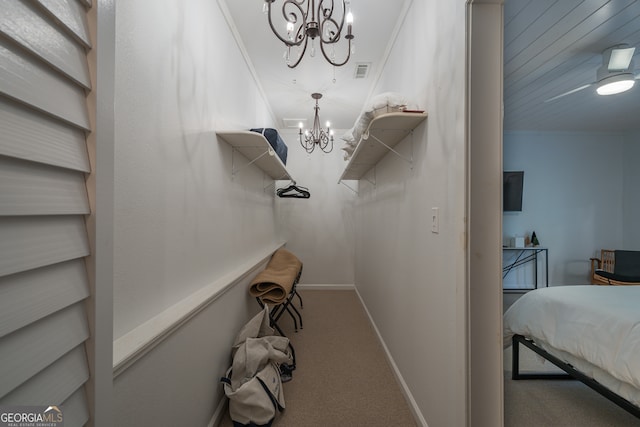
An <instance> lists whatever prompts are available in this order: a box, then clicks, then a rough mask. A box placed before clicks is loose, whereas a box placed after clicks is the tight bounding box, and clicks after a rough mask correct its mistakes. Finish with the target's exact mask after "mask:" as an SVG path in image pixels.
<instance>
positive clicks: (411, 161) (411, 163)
mask: <svg viewBox="0 0 640 427" xmlns="http://www.w3.org/2000/svg"><path fill="white" fill-rule="evenodd" d="M409 133H410V134H411V135H412V136H413V131H410V132H409ZM369 137H370V138H373V139H375V140H376V141H378V142H379V143H380V144H382V145H383V146H384V147H385V148H386V149H387V150H389V151H391V152H392V153H393V154H395V155H396V156H398V157H400V158H401V159H402V160H404V161H405V162H407V163H409V165H410V166H411V169H413V138H411V157H406V156H403V155H402V154H400V153H398V152H397V151H396V150H394V149H393V148H392V147H389V146H388V145H387V144H385V143H384V141H382V140H381V139H380V138H378V137H377V136H375V135H372V134H369Z"/></svg>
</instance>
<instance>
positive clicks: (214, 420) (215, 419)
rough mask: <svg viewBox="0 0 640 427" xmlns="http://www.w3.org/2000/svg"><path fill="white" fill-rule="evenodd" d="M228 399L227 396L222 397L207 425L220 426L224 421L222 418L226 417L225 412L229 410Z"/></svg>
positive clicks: (209, 426)
mask: <svg viewBox="0 0 640 427" xmlns="http://www.w3.org/2000/svg"><path fill="white" fill-rule="evenodd" d="M227 401H228V399H227V396H222V399H220V403H218V406H217V407H216V410H215V412H214V413H213V416H212V417H211V420H210V421H209V424H207V427H218V426H219V425H220V423H221V422H222V418H223V417H224V414H225V412H226V410H227Z"/></svg>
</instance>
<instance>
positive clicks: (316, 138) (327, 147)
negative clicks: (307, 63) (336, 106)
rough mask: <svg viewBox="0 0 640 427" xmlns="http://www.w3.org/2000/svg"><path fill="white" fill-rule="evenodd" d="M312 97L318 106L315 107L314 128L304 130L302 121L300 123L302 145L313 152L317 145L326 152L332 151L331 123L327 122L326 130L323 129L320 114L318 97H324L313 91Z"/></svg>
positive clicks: (308, 151) (309, 151)
mask: <svg viewBox="0 0 640 427" xmlns="http://www.w3.org/2000/svg"><path fill="white" fill-rule="evenodd" d="M311 97H312V98H313V99H315V100H316V106H315V107H314V110H315V117H314V119H313V129H311V131H308V130H305V131H304V132H302V123H300V130H299V136H300V145H302V146H303V147H304V149H305V150H306V151H307V153H313V150H314V149H315V148H316V145H317V146H318V147H320V149H321V150H322V151H324V152H325V153H330V152H331V150H333V131H332V130H331V124H330V123H329V122H327V130H326V131H325V130H324V129H321V128H320V117H319V116H318V111H320V107H319V106H318V99H320V98H322V94H321V93H312V94H311ZM303 136H304V139H303Z"/></svg>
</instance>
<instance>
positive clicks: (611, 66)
mask: <svg viewBox="0 0 640 427" xmlns="http://www.w3.org/2000/svg"><path fill="white" fill-rule="evenodd" d="M635 50H636V48H635V47H626V48H613V49H611V52H610V54H609V63H608V66H607V68H608V70H609V71H622V70H627V69H628V68H629V65H631V60H632V59H633V53H634V52H635Z"/></svg>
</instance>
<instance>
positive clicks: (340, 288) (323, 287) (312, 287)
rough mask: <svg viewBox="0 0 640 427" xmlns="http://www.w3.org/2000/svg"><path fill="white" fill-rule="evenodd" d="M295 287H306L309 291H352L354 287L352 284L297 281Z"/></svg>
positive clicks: (301, 288)
mask: <svg viewBox="0 0 640 427" xmlns="http://www.w3.org/2000/svg"><path fill="white" fill-rule="evenodd" d="M296 287H297V288H298V289H300V290H303V289H307V290H310V291H353V290H355V289H356V286H355V285H354V284H342V285H340V284H338V285H336V284H333V285H322V284H304V285H303V284H301V283H299V284H298V285H296Z"/></svg>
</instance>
